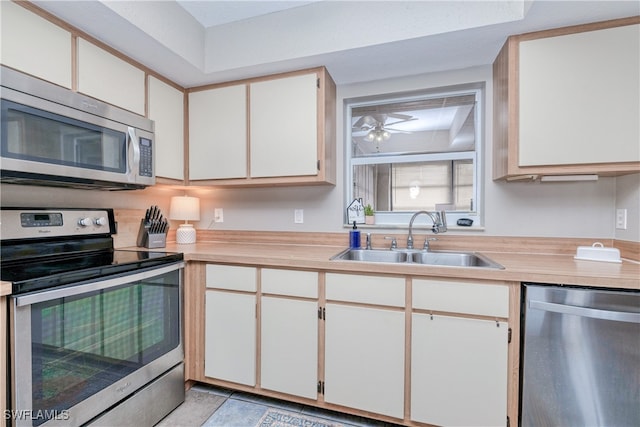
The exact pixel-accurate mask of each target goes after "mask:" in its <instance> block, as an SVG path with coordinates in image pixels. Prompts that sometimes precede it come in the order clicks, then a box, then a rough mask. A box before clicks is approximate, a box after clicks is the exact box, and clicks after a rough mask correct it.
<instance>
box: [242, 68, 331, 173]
mask: <svg viewBox="0 0 640 427" xmlns="http://www.w3.org/2000/svg"><path fill="white" fill-rule="evenodd" d="M317 81H318V77H317V75H316V74H315V73H313V74H303V75H300V76H293V77H285V78H280V79H274V80H267V81H264V82H257V83H253V84H251V85H250V86H249V88H250V89H249V90H250V93H251V113H250V114H251V116H250V117H251V121H250V122H249V125H250V134H251V176H252V177H258V178H262V177H273V176H295V175H315V174H317V173H318V160H319V159H318V148H317V147H318V111H319V109H318V83H317Z"/></svg>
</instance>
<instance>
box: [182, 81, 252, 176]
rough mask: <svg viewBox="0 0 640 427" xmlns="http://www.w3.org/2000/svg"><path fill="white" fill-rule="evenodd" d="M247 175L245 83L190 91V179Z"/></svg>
mask: <svg viewBox="0 0 640 427" xmlns="http://www.w3.org/2000/svg"><path fill="white" fill-rule="evenodd" d="M246 176H247V89H246V85H244V84H241V85H234V86H224V87H220V88H215V89H208V90H203V91H199V92H191V93H189V179H190V180H212V179H233V178H246Z"/></svg>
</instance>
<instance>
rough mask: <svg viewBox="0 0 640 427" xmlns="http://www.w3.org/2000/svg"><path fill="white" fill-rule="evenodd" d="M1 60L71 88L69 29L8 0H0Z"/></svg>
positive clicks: (3, 62) (13, 66) (5, 63)
mask: <svg viewBox="0 0 640 427" xmlns="http://www.w3.org/2000/svg"><path fill="white" fill-rule="evenodd" d="M0 18H1V20H2V21H1V22H2V24H1V25H0V28H1V29H2V36H1V37H0V40H1V45H2V48H1V49H0V58H1V61H2V64H4V65H8V66H10V67H12V68H16V69H18V70H20V71H24V72H25V73H28V74H32V75H34V76H37V77H40V78H43V79H45V80H48V81H50V82H53V83H55V84H58V85H60V86H63V87H66V88H69V89H70V88H71V64H72V61H71V33H70V32H68V31H66V30H64V29H62V28H60V27H58V26H57V25H55V24H52V23H51V22H49V21H47V20H46V19H44V18H41V17H39V16H38V15H36V14H34V13H32V12H30V11H28V10H27V9H25V8H23V7H21V6H18V5H17V4H16V3H13V2H10V1H2V2H0Z"/></svg>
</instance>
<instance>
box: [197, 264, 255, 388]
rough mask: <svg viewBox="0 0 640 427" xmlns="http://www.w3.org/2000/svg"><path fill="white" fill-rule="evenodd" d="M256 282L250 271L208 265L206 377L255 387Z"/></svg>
mask: <svg viewBox="0 0 640 427" xmlns="http://www.w3.org/2000/svg"><path fill="white" fill-rule="evenodd" d="M256 280H257V272H256V269H255V268H253V267H235V266H226V265H207V267H206V287H207V290H206V292H205V294H206V296H205V328H204V334H205V337H204V338H205V355H204V375H205V376H206V377H210V378H215V379H220V380H224V381H231V382H234V383H238V384H244V385H249V386H255V385H256V342H257V336H256V329H257V328H256V325H257V319H256V303H257V301H256V295H255V290H256ZM229 291H233V292H229Z"/></svg>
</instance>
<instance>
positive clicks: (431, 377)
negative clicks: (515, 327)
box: [411, 279, 509, 426]
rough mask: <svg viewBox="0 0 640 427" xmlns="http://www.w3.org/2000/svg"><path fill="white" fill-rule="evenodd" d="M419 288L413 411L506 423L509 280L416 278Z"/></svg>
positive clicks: (427, 417)
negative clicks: (457, 315)
mask: <svg viewBox="0 0 640 427" xmlns="http://www.w3.org/2000/svg"><path fill="white" fill-rule="evenodd" d="M412 289H413V296H412V301H413V309H414V312H413V313H412V324H411V419H412V420H413V421H419V422H423V423H427V424H435V425H446V426H468V425H483V426H504V425H506V423H507V389H508V384H507V383H508V372H509V365H508V344H509V343H508V337H509V325H508V324H507V322H506V320H507V318H508V315H509V288H508V287H507V286H505V285H499V284H477V283H467V282H458V281H455V280H423V279H414V280H413V284H412ZM434 312H435V314H433V313H434ZM443 312H446V313H452V315H449V314H446V315H444V314H440V313H443ZM453 313H455V314H457V313H459V314H461V316H460V317H455V315H453ZM463 316H464V317H463ZM469 316H484V317H488V318H494V319H495V320H488V319H484V318H473V317H469Z"/></svg>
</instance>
